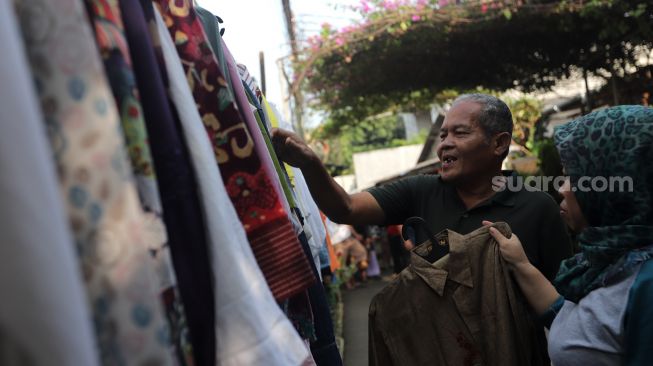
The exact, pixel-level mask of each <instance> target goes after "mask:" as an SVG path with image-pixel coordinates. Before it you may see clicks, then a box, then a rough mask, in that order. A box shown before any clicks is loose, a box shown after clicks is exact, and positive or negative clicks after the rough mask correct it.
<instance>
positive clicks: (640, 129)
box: [485, 106, 653, 366]
mask: <svg viewBox="0 0 653 366" xmlns="http://www.w3.org/2000/svg"><path fill="white" fill-rule="evenodd" d="M554 140H555V144H556V147H557V148H558V151H559V152H560V158H561V161H562V164H563V166H564V168H565V170H566V175H567V176H568V177H569V178H568V180H567V181H565V184H564V185H563V186H562V188H561V189H560V193H561V194H562V195H563V197H564V200H563V201H562V202H561V203H560V213H561V215H562V216H563V218H564V219H565V220H566V221H567V223H568V224H569V226H570V228H571V229H572V230H574V231H575V232H577V233H578V240H579V244H580V249H581V250H580V253H579V254H577V255H576V256H574V257H572V258H570V259H568V260H566V261H564V262H563V263H562V264H561V266H560V270H559V272H558V275H557V276H556V278H555V280H554V282H553V284H551V283H550V282H549V281H548V280H547V279H546V278H545V277H544V276H543V275H542V274H541V273H540V272H539V271H538V270H537V269H536V268H535V267H534V266H533V265H531V264H530V263H529V262H528V259H527V258H526V255H525V254H524V250H523V248H522V246H521V243H520V241H519V238H517V236H516V235H512V237H510V238H506V237H504V236H502V235H501V233H499V232H498V231H497V230H495V229H493V228H491V229H490V231H491V233H492V236H494V238H495V239H496V240H497V242H498V243H499V248H500V251H501V254H502V256H503V258H504V259H505V260H506V261H507V262H508V263H510V264H511V266H512V267H513V270H514V274H515V278H516V280H517V282H518V283H519V286H520V288H521V289H522V292H523V293H524V295H525V296H526V298H527V299H528V301H529V303H530V304H531V306H532V307H533V308H534V310H535V311H536V312H537V313H538V314H540V315H541V316H542V319H543V320H544V321H545V323H546V324H547V326H549V328H550V332H549V355H550V357H551V361H552V363H553V364H554V365H556V366H564V365H583V364H586V365H622V364H623V365H653V260H651V257H653V209H652V206H653V109H652V108H646V107H641V106H619V107H613V108H608V109H604V110H601V111H597V112H594V113H591V114H588V115H586V116H584V117H581V118H578V119H576V120H574V121H572V122H570V123H568V124H566V125H563V126H560V127H558V128H556V130H555V132H554ZM595 177H605V178H607V179H608V181H609V180H610V177H627V178H628V177H629V178H630V179H632V190H629V189H628V188H630V187H628V184H626V185H625V186H624V187H621V188H626V189H619V188H620V187H619V186H618V185H616V186H615V187H612V188H614V189H612V190H609V189H605V190H602V191H598V190H597V189H596V188H597V187H600V188H603V185H602V184H595V186H594V187H593V188H595V189H593V190H589V191H588V190H587V188H588V186H590V184H588V183H589V182H591V179H592V178H595ZM599 179H603V178H599ZM608 188H610V187H608ZM485 224H489V223H488V222H485Z"/></svg>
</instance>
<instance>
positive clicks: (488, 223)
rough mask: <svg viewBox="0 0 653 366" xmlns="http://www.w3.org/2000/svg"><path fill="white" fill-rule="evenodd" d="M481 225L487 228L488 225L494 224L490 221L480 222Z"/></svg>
mask: <svg viewBox="0 0 653 366" xmlns="http://www.w3.org/2000/svg"><path fill="white" fill-rule="evenodd" d="M481 224H483V226H489V225H492V224H494V223H493V222H492V221H487V220H483V221H481Z"/></svg>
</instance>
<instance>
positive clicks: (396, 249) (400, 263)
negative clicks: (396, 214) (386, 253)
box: [386, 225, 409, 275]
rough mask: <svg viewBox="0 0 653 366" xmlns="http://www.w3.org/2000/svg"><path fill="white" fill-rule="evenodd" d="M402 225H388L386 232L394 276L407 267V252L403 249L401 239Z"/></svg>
mask: <svg viewBox="0 0 653 366" xmlns="http://www.w3.org/2000/svg"><path fill="white" fill-rule="evenodd" d="M401 230H402V225H390V226H388V227H387V229H386V231H387V233H388V241H389V242H390V254H392V268H393V272H394V274H395V275H397V274H399V273H400V272H401V271H403V270H404V268H406V267H408V264H409V257H408V252H407V251H406V249H405V248H404V239H402V237H401Z"/></svg>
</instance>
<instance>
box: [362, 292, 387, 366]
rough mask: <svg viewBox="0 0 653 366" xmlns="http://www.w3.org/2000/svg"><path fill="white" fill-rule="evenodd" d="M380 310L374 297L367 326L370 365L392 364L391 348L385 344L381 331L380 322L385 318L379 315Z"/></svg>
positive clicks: (382, 365)
mask: <svg viewBox="0 0 653 366" xmlns="http://www.w3.org/2000/svg"><path fill="white" fill-rule="evenodd" d="M378 310H379V309H378V306H377V303H376V299H373V300H372V304H371V305H370V312H369V322H368V327H367V328H368V333H369V338H368V342H369V345H368V354H369V361H368V362H369V366H392V360H391V358H390V350H388V347H387V345H386V344H385V340H384V337H383V332H382V331H381V327H380V324H379V323H380V321H382V319H383V318H382V317H381V316H379V314H378Z"/></svg>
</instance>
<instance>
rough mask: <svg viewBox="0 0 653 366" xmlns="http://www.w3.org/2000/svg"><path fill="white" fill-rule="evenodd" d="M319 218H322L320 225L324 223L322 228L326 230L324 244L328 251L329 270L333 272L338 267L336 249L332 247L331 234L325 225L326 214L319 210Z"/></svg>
mask: <svg viewBox="0 0 653 366" xmlns="http://www.w3.org/2000/svg"><path fill="white" fill-rule="evenodd" d="M320 218H321V219H322V225H324V230H325V231H326V244H327V250H328V251H329V262H330V267H331V272H335V270H336V269H338V268H340V261H339V260H338V257H337V256H336V251H335V249H333V244H332V243H331V236H330V235H329V230H328V229H327V226H326V216H324V214H323V213H322V211H320Z"/></svg>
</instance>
